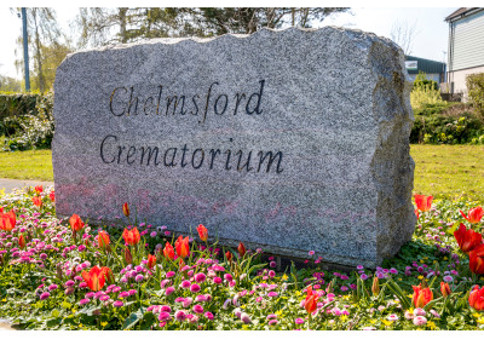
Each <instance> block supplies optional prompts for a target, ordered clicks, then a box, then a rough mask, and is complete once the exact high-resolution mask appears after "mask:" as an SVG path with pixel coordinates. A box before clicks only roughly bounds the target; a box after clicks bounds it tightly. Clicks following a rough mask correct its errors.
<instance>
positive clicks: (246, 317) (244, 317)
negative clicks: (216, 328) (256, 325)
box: [240, 313, 252, 324]
mask: <svg viewBox="0 0 484 340" xmlns="http://www.w3.org/2000/svg"><path fill="white" fill-rule="evenodd" d="M240 320H242V322H243V323H245V324H249V323H252V320H251V319H250V316H249V314H247V313H242V314H241V315H240Z"/></svg>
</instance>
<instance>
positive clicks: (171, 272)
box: [166, 271, 175, 278]
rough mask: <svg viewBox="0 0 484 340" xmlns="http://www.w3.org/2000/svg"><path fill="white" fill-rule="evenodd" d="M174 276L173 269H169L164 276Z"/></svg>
mask: <svg viewBox="0 0 484 340" xmlns="http://www.w3.org/2000/svg"><path fill="white" fill-rule="evenodd" d="M173 276H175V272H174V271H169V272H168V273H166V277H167V278H170V277H173Z"/></svg>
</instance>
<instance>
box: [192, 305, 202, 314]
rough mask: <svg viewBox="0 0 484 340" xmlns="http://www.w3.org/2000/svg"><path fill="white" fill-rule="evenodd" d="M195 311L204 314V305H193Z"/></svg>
mask: <svg viewBox="0 0 484 340" xmlns="http://www.w3.org/2000/svg"><path fill="white" fill-rule="evenodd" d="M192 310H193V311H194V312H195V313H197V314H202V313H203V307H202V306H201V305H195V306H193V309H192Z"/></svg>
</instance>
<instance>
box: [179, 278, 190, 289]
mask: <svg viewBox="0 0 484 340" xmlns="http://www.w3.org/2000/svg"><path fill="white" fill-rule="evenodd" d="M180 286H181V287H182V288H184V289H186V288H190V281H187V280H185V281H183V282H182V283H181V284H180Z"/></svg>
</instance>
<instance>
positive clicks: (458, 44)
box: [449, 11, 484, 71]
mask: <svg viewBox="0 0 484 340" xmlns="http://www.w3.org/2000/svg"><path fill="white" fill-rule="evenodd" d="M450 40H451V43H450V48H451V50H450V51H449V52H450V55H449V58H450V60H449V71H456V70H461V69H465V68H472V67H477V66H484V11H480V12H478V13H475V14H472V15H470V16H468V17H467V18H464V19H461V20H457V21H455V22H451V23H450Z"/></svg>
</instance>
